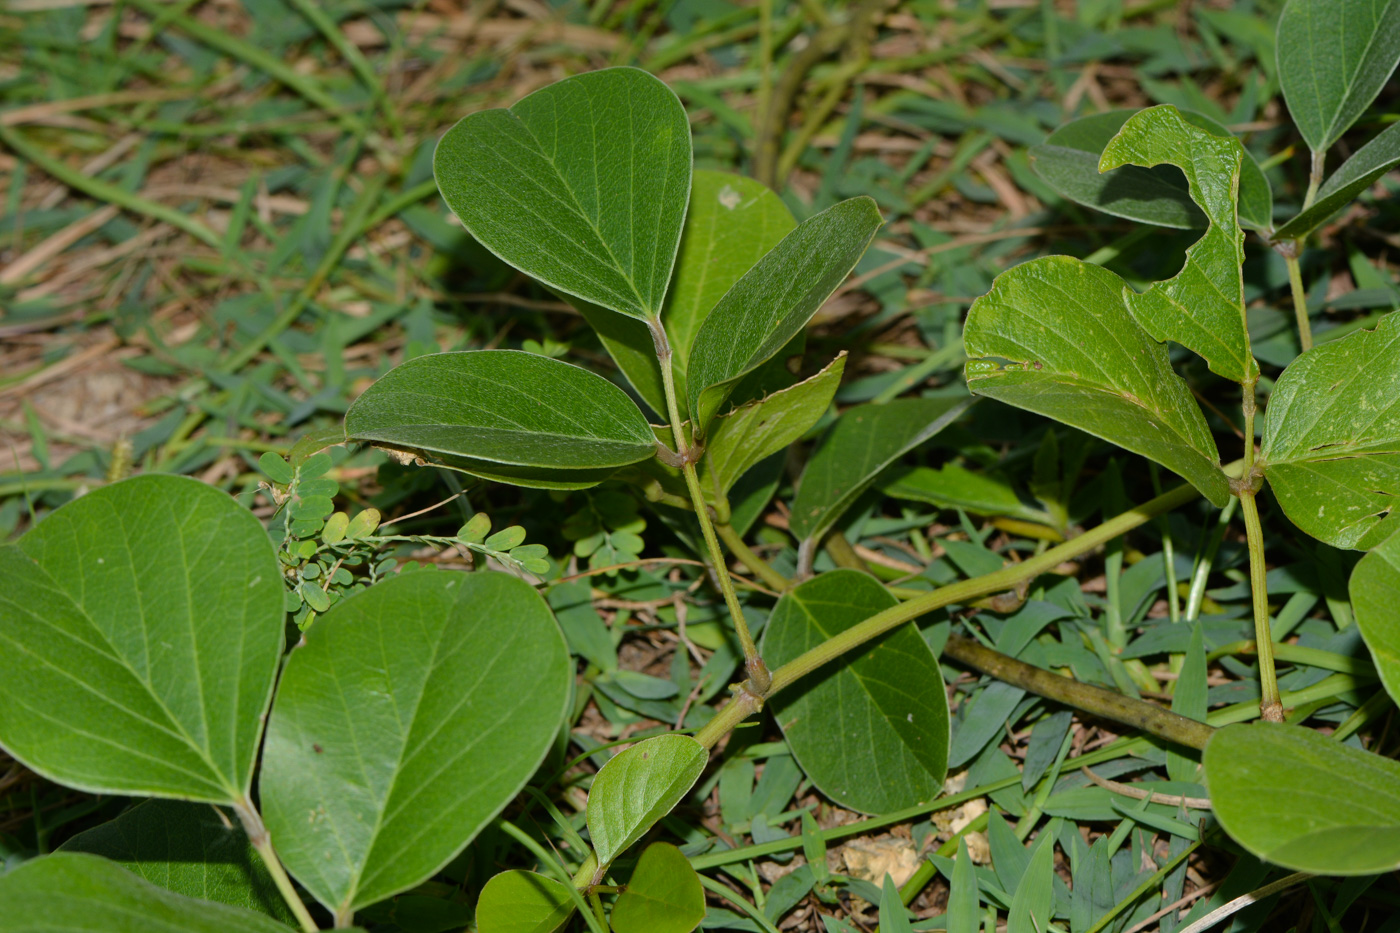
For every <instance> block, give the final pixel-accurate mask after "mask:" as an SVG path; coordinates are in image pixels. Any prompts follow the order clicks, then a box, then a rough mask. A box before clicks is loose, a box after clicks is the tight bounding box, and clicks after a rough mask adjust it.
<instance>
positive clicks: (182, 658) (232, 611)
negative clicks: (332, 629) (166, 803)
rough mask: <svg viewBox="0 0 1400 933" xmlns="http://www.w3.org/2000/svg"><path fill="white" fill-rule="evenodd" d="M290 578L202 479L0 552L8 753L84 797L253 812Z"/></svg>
mask: <svg viewBox="0 0 1400 933" xmlns="http://www.w3.org/2000/svg"><path fill="white" fill-rule="evenodd" d="M281 577H282V575H281V572H280V571H279V569H278V566H277V558H276V556H275V554H274V552H273V549H272V543H271V542H270V541H269V540H268V537H267V532H266V531H265V530H264V529H263V527H262V525H261V523H259V522H258V520H257V519H256V518H254V517H253V515H252V513H250V512H249V511H248V510H246V509H244V508H242V507H241V506H239V505H238V503H236V502H234V501H233V499H231V498H230V497H229V496H228V495H227V494H225V493H223V492H220V491H219V490H217V489H214V488H212V487H209V486H206V485H204V484H203V483H201V482H199V481H197V480H194V479H189V478H186V477H177V476H157V475H146V476H138V477H135V478H133V479H129V480H126V481H124V482H121V483H116V484H114V485H111V486H106V487H103V488H101V489H96V490H93V491H92V492H90V493H88V494H87V495H85V496H83V497H82V498H80V499H76V500H74V501H72V502H70V503H68V504H67V505H65V506H63V507H62V508H60V509H58V510H57V511H56V512H54V513H53V514H52V515H50V516H49V517H47V518H46V519H44V520H43V521H41V522H40V523H39V524H38V525H36V526H35V527H34V528H33V529H32V530H30V531H29V532H28V533H27V534H26V535H25V536H24V537H23V538H21V539H20V540H19V545H18V547H3V548H0V580H4V581H5V582H4V585H3V586H0V744H3V745H4V747H5V748H6V749H7V750H8V751H9V752H10V754H12V755H13V756H14V757H15V758H17V759H19V760H20V761H22V762H24V763H25V764H26V765H28V766H29V767H30V768H31V769H33V770H34V771H36V772H38V773H39V774H42V775H44V776H45V777H48V778H50V779H52V780H55V781H58V782H60V783H63V784H66V785H68V786H70V787H76V788H79V789H81V790H86V791H90V792H94V793H113V794H133V795H142V796H151V797H179V798H186V799H190V800H202V801H206V802H209V803H235V802H240V801H244V800H245V799H246V798H247V795H248V790H249V784H250V782H251V780H252V774H253V762H254V759H255V758H256V756H257V749H258V738H259V736H260V735H261V733H262V717H263V715H264V714H265V713H266V711H267V706H268V703H269V702H270V701H271V699H272V685H273V680H274V677H275V675H276V672H277V664H278V660H279V658H280V657H281V654H282V644H283V642H282V631H283V618H284V616H283V602H284V601H283V595H282V579H281Z"/></svg>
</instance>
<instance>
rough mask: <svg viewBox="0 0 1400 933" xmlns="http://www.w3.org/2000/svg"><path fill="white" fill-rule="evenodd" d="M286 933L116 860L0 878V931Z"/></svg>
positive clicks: (48, 859)
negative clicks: (147, 876) (172, 888)
mask: <svg viewBox="0 0 1400 933" xmlns="http://www.w3.org/2000/svg"><path fill="white" fill-rule="evenodd" d="M49 930H62V931H64V933H151V931H153V930H178V931H180V933H287V930H288V927H287V926H286V925H284V924H281V923H278V922H277V921H276V920H273V919H272V918H271V917H269V916H267V915H266V914H259V913H254V912H253V911H251V910H245V909H243V908H241V907H231V906H229V905H227V904H215V903H211V902H209V901H198V900H195V899H194V898H190V897H181V896H180V895H179V894H175V893H173V892H171V891H167V890H165V889H164V888H158V887H156V886H155V885H153V884H151V883H149V882H147V881H144V880H142V879H141V878H138V877H137V876H135V875H133V874H132V873H131V872H129V871H127V870H126V869H125V868H122V867H121V866H120V865H118V864H116V863H115V862H109V861H107V860H106V859H104V858H99V857H98V856H96V855H87V854H85V853H81V852H72V853H68V852H62V853H56V854H54V855H46V856H44V857H43V858H36V859H33V860H31V861H28V862H24V863H23V864H21V865H19V866H18V867H16V868H13V869H11V870H10V872H9V873H8V874H6V875H3V876H0V933H38V931H49Z"/></svg>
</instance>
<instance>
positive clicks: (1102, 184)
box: [1031, 110, 1274, 230]
mask: <svg viewBox="0 0 1400 933" xmlns="http://www.w3.org/2000/svg"><path fill="white" fill-rule="evenodd" d="M1134 113H1136V111H1134V110H1110V111H1108V112H1107V113H1095V114H1091V115H1089V116H1087V117H1080V118H1079V119H1078V120H1072V121H1071V122H1069V123H1066V124H1065V125H1064V126H1062V127H1060V128H1059V129H1057V130H1056V131H1055V132H1053V133H1051V134H1050V135H1049V137H1047V138H1046V140H1045V142H1043V143H1041V144H1040V145H1039V146H1034V147H1032V148H1031V158H1032V159H1033V160H1034V162H1033V163H1032V164H1033V165H1034V166H1035V170H1036V173H1037V174H1039V175H1040V177H1041V178H1044V179H1045V180H1046V181H1047V182H1049V184H1050V187H1052V188H1054V189H1055V190H1056V191H1057V192H1058V193H1060V194H1062V195H1064V196H1065V197H1067V198H1069V199H1070V200H1071V201H1076V202H1078V203H1080V204H1083V205H1085V206H1087V207H1092V208H1094V209H1096V210H1100V211H1103V212H1104V213H1105V214H1112V215H1113V216H1115V217H1126V218H1127V219H1129V220H1136V221H1140V222H1141V223H1147V224H1155V225H1156V226H1159V227H1176V228H1178V229H1186V228H1191V227H1204V226H1206V216H1205V214H1203V213H1201V209H1200V208H1199V207H1197V206H1196V203H1195V202H1194V201H1192V200H1191V193H1190V190H1189V189H1188V188H1187V185H1186V182H1185V179H1183V178H1182V177H1181V174H1180V173H1179V172H1177V171H1175V170H1174V169H1170V168H1142V167H1139V166H1135V165H1125V166H1123V167H1121V168H1115V169H1113V170H1112V171H1107V172H1100V171H1099V156H1100V155H1101V154H1102V153H1103V151H1104V147H1106V146H1107V145H1108V142H1109V140H1111V139H1112V138H1113V137H1114V136H1115V135H1116V134H1117V133H1118V131H1119V130H1121V129H1122V128H1123V124H1124V123H1126V122H1127V121H1128V118H1129V117H1131V116H1132V115H1133V114H1134ZM1181 116H1182V117H1183V118H1184V119H1185V120H1186V121H1187V122H1188V123H1190V124H1192V125H1193V126H1198V127H1200V128H1201V129H1203V130H1205V131H1206V132H1208V133H1211V134H1213V135H1216V136H1229V135H1230V131H1229V130H1227V129H1226V128H1225V127H1223V126H1221V125H1220V124H1219V123H1216V122H1215V121H1214V120H1212V119H1210V118H1209V117H1204V116H1202V115H1201V114H1199V113H1192V112H1190V111H1182V113H1181ZM1273 211H1274V196H1273V190H1272V189H1271V188H1270V187H1269V180H1268V179H1267V178H1266V177H1264V172H1263V170H1262V169H1260V168H1259V164H1258V163H1257V162H1255V161H1254V157H1253V156H1251V155H1250V154H1249V153H1248V152H1247V151H1246V152H1245V159H1244V162H1243V164H1242V165H1241V168H1240V223H1241V224H1243V225H1244V226H1246V227H1250V228H1251V229H1254V230H1268V229H1269V228H1271V227H1272V226H1273Z"/></svg>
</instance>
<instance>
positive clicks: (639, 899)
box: [611, 842, 705, 933]
mask: <svg viewBox="0 0 1400 933" xmlns="http://www.w3.org/2000/svg"><path fill="white" fill-rule="evenodd" d="M704 919H705V889H704V888H703V887H701V886H700V876H699V875H697V874H696V873H695V869H693V868H691V867H690V862H688V861H687V860H686V857H685V856H684V855H682V854H681V850H680V849H677V848H676V847H675V846H673V845H671V844H669V843H665V842H653V843H652V844H651V845H649V846H647V847H646V851H645V852H643V853H642V857H641V858H639V859H637V867H636V868H634V869H633V870H632V877H631V878H629V879H627V889H626V890H625V891H623V892H622V894H620V895H619V896H618V898H617V905H616V906H615V907H613V912H612V918H611V920H612V928H613V930H614V933H690V931H691V930H693V929H695V928H696V927H698V926H699V925H700V921H701V920H704Z"/></svg>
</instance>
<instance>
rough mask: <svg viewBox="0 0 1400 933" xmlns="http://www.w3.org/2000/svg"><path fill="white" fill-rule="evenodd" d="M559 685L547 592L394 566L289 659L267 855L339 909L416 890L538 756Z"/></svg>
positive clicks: (274, 722) (268, 783)
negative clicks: (273, 852) (273, 849)
mask: <svg viewBox="0 0 1400 933" xmlns="http://www.w3.org/2000/svg"><path fill="white" fill-rule="evenodd" d="M570 679H571V677H570V664H569V654H568V651H567V649H566V648H565V646H564V639H563V636H562V635H561V634H560V633H559V627H558V626H557V625H556V624H555V622H554V619H553V617H552V616H551V615H550V612H549V609H548V607H547V606H545V604H544V600H542V599H541V598H540V596H539V594H538V593H536V592H535V591H534V589H533V588H531V587H530V586H529V585H528V584H526V583H525V582H523V581H521V580H518V579H516V578H514V577H511V576H509V575H507V574H502V573H446V572H444V573H414V574H408V575H405V576H395V577H391V578H389V579H388V580H385V581H384V582H382V583H379V584H376V585H375V586H373V587H371V588H369V589H368V590H365V591H364V592H362V593H359V594H357V595H355V596H353V597H351V598H350V599H348V600H345V601H344V602H342V603H339V604H338V605H337V606H336V607H335V608H334V609H333V610H332V611H331V612H329V613H328V614H326V615H325V616H324V617H322V618H320V619H318V620H317V621H316V624H315V625H313V626H311V628H310V629H308V630H307V632H306V643H305V644H304V645H302V646H301V647H300V648H298V649H297V650H295V651H294V652H292V655H291V657H290V658H288V660H287V663H286V666H285V669H284V670H283V673H282V682H281V686H280V687H279V688H278V691H277V703H276V705H275V706H274V707H273V710H272V717H271V720H270V721H269V723H268V733H267V745H266V749H265V751H264V754H263V771H262V779H261V783H260V787H261V791H262V802H263V815H264V818H265V820H266V822H267V826H268V829H269V831H270V832H271V834H272V838H273V839H275V840H276V844H277V851H278V854H279V855H281V857H282V860H283V862H285V863H286V865H287V868H288V869H289V870H290V871H291V872H292V873H293V874H294V875H296V877H297V878H298V880H300V881H301V882H302V884H304V885H305V886H306V888H307V890H309V891H310V892H311V893H312V894H313V895H315V897H316V899H317V900H319V901H320V902H321V903H322V904H325V905H326V906H327V907H328V908H330V909H331V910H333V911H337V912H344V911H349V910H353V909H355V908H358V907H361V906H364V905H367V904H372V903H374V902H376V901H380V900H383V899H385V898H387V897H390V896H391V895H393V894H396V893H398V892H399V891H402V890H405V889H406V888H410V887H412V886H414V885H416V884H418V883H419V882H421V881H422V880H423V879H425V878H427V877H429V876H430V875H432V874H433V873H434V872H436V871H437V870H438V869H439V868H441V867H442V866H443V865H445V864H446V863H447V862H448V861H450V860H451V859H452V858H453V857H454V856H455V855H456V854H457V853H458V852H460V851H461V850H462V848H463V847H464V846H465V845H466V844H467V843H468V842H470V841H471V839H472V837H474V836H475V835H476V833H477V832H478V831H479V830H480V829H481V827H482V826H483V825H485V824H486V823H487V822H488V821H490V820H491V819H492V818H493V817H494V816H495V815H496V814H497V813H499V812H500V811H501V808H502V807H504V806H505V805H506V804H507V803H509V802H510V800H511V798H512V797H514V796H515V795H516V794H517V793H518V792H519V791H520V788H521V787H522V786H523V785H524V783H525V781H526V780H527V779H528V778H529V777H530V775H531V774H532V773H533V772H534V770H535V768H537V767H538V766H539V763H540V761H541V759H543V757H544V755H545V752H546V751H547V750H548V748H549V746H550V743H551V742H552V740H553V738H554V736H555V734H556V732H557V731H558V728H559V724H560V722H561V721H562V718H563V715H564V707H565V704H566V702H567V700H568V696H569V687H570ZM522 685H528V686H527V688H525V689H522Z"/></svg>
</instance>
